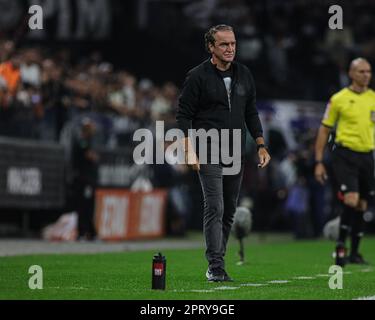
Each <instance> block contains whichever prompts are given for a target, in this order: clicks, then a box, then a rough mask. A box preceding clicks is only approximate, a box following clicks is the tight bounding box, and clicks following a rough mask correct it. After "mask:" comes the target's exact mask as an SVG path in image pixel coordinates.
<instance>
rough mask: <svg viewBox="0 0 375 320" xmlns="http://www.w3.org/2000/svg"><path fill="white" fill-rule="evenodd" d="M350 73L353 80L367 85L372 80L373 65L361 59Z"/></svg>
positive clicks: (361, 84) (362, 85) (360, 84)
mask: <svg viewBox="0 0 375 320" xmlns="http://www.w3.org/2000/svg"><path fill="white" fill-rule="evenodd" d="M349 75H350V78H351V79H352V80H353V82H355V83H357V84H358V85H359V86H361V87H367V86H368V85H369V84H370V81H371V66H370V64H368V63H367V62H366V61H360V62H358V63H356V64H355V65H354V66H353V67H352V68H351V70H350V72H349Z"/></svg>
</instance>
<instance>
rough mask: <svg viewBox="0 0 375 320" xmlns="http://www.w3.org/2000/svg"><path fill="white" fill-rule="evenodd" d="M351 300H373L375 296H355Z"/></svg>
mask: <svg viewBox="0 0 375 320" xmlns="http://www.w3.org/2000/svg"><path fill="white" fill-rule="evenodd" d="M353 300H375V296H369V297H359V298H355V299H353Z"/></svg>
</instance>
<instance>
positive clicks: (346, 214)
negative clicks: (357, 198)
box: [337, 205, 358, 247]
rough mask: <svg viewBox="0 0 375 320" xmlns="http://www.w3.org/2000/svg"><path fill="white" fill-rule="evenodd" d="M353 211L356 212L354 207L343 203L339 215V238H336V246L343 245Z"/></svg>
mask: <svg viewBox="0 0 375 320" xmlns="http://www.w3.org/2000/svg"><path fill="white" fill-rule="evenodd" d="M355 213H357V214H358V212H357V211H356V210H355V209H354V208H352V207H349V206H346V205H343V210H342V213H341V217H340V230H339V238H338V239H337V245H338V246H342V247H345V242H346V238H347V236H348V234H349V231H350V225H351V222H352V217H353V215H354V214H355Z"/></svg>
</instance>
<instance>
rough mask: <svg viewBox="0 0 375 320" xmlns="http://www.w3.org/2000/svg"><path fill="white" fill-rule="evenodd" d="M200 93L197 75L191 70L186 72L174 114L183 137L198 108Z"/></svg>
mask: <svg viewBox="0 0 375 320" xmlns="http://www.w3.org/2000/svg"><path fill="white" fill-rule="evenodd" d="M200 93H201V89H200V85H199V79H198V76H197V75H196V74H194V73H193V72H192V71H190V72H188V74H187V76H186V79H185V82H184V85H183V87H182V91H181V95H180V97H179V101H178V109H177V116H176V120H177V126H178V128H179V129H181V130H182V131H183V132H184V135H185V137H187V136H188V130H189V129H190V128H191V123H192V120H193V119H194V116H195V114H196V112H197V110H198V104H199V97H200Z"/></svg>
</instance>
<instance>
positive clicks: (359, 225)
mask: <svg viewBox="0 0 375 320" xmlns="http://www.w3.org/2000/svg"><path fill="white" fill-rule="evenodd" d="M363 215H364V212H363V211H356V212H353V216H352V232H351V233H352V243H351V248H350V255H351V256H354V255H357V254H358V248H359V243H360V241H361V239H362V237H363V231H364V226H365V221H364V219H363Z"/></svg>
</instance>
